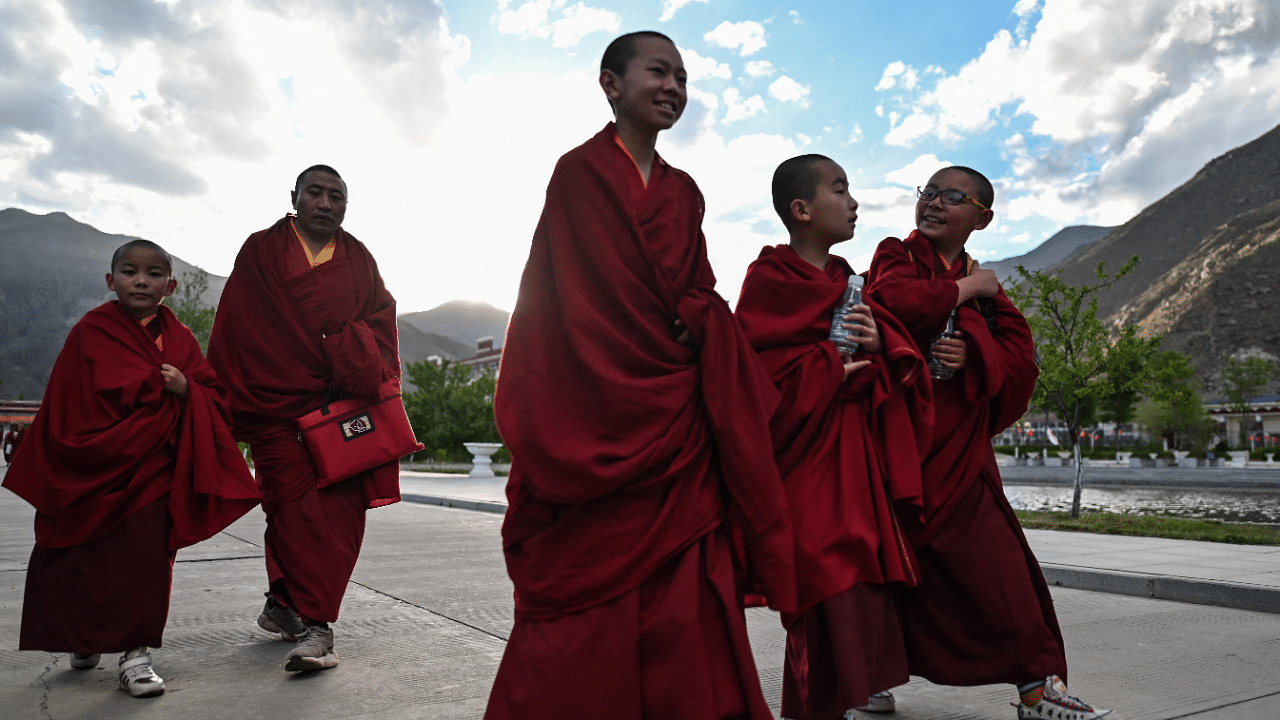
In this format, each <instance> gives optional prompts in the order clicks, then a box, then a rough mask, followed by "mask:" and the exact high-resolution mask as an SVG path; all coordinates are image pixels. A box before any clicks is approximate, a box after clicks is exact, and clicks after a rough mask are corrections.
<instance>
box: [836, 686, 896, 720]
mask: <svg viewBox="0 0 1280 720" xmlns="http://www.w3.org/2000/svg"><path fill="white" fill-rule="evenodd" d="M857 709H858V710H861V711H862V712H869V713H891V712H894V711H895V710H897V709H898V702H897V701H896V700H894V698H893V693H891V692H889V691H888V690H885V691H884V692H878V693H876V694H875V695H872V696H871V698H870V699H869V700H868V702H867V704H866V705H863V706H861V707H859V708H857ZM844 717H845V720H854V718H856V717H858V716H857V715H855V714H854V712H853V710H846V711H845V713H844Z"/></svg>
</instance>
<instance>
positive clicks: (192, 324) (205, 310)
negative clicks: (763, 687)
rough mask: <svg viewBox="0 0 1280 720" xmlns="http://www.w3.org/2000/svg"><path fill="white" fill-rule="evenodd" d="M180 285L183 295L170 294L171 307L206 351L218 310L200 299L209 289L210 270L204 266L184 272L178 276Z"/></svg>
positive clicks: (202, 349) (202, 350) (201, 348)
mask: <svg viewBox="0 0 1280 720" xmlns="http://www.w3.org/2000/svg"><path fill="white" fill-rule="evenodd" d="M178 287H179V291H178V292H179V293H181V295H180V296H179V295H177V294H175V295H172V296H170V298H169V309H171V310H173V314H174V315H177V316H178V320H180V321H181V322H182V324H183V325H186V326H187V327H189V328H191V334H192V335H195V336H196V341H197V342H199V343H200V352H204V351H205V350H207V349H208V348H209V333H211V332H213V318H214V315H216V314H217V312H218V308H216V307H209V306H207V305H205V304H204V301H203V300H201V299H200V296H202V295H204V293H205V291H206V290H208V289H209V272H208V271H207V270H205V269H204V268H197V269H196V271H195V272H193V273H191V272H184V273H182V276H181V277H180V278H178ZM174 298H177V299H174Z"/></svg>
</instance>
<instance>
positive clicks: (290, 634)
mask: <svg viewBox="0 0 1280 720" xmlns="http://www.w3.org/2000/svg"><path fill="white" fill-rule="evenodd" d="M258 627H260V628H262V629H263V630H266V631H267V632H273V633H280V637H282V638H284V639H285V640H297V639H298V638H300V637H302V635H303V633H305V632H306V631H307V626H306V625H305V624H303V622H302V618H300V617H298V613H296V612H294V611H292V610H290V609H289V608H287V607H285V606H284V605H281V604H280V603H278V602H276V599H275V598H273V597H271V595H269V594H268V595H267V604H266V605H263V606H262V614H261V615H259V616H258Z"/></svg>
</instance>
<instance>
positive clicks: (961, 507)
mask: <svg viewBox="0 0 1280 720" xmlns="http://www.w3.org/2000/svg"><path fill="white" fill-rule="evenodd" d="M994 201H995V190H994V189H993V188H992V186H991V182H990V181H989V180H988V179H987V178H986V177H985V176H984V175H982V173H979V172H978V171H976V170H973V169H972V168H967V167H959V166H957V167H949V168H944V169H942V170H939V171H938V172H937V173H934V175H933V177H931V178H930V179H929V182H928V184H927V185H925V186H924V187H922V188H918V192H917V202H916V230H915V231H914V232H912V233H911V234H910V235H908V236H907V239H906V240H905V241H904V240H899V239H897V238H888V239H886V240H884V241H883V242H881V243H880V246H879V247H878V248H877V249H876V254H875V257H874V258H873V260H872V261H871V271H870V283H869V285H868V288H867V294H868V295H869V296H870V297H871V298H872V299H873V300H875V301H877V302H879V303H880V304H881V305H883V306H884V307H885V308H887V309H888V310H889V312H891V313H893V314H894V315H895V316H896V317H897V318H898V319H899V320H900V321H901V322H902V323H903V324H904V325H905V326H906V327H907V329H908V331H909V332H911V334H912V335H913V336H914V338H915V341H916V343H917V344H918V345H919V347H920V349H921V351H922V352H925V353H928V354H931V356H932V360H931V366H942V367H943V368H945V369H946V370H950V371H951V373H947V372H945V371H943V372H937V373H934V377H935V379H934V380H933V399H934V424H933V440H932V446H931V447H930V449H929V452H928V454H927V455H926V457H925V459H924V464H923V467H922V469H921V477H922V480H923V482H924V520H925V524H924V527H923V529H922V530H921V531H920V532H918V533H915V534H914V536H913V538H912V541H913V544H914V547H915V551H916V557H917V559H918V560H919V564H920V570H921V572H920V575H921V579H920V584H919V585H918V586H917V587H916V588H913V589H908V590H903V591H902V592H901V595H900V597H901V607H902V618H903V620H902V622H903V628H904V634H905V637H906V640H907V652H908V656H909V658H910V662H911V674H913V675H920V676H922V677H924V678H927V679H929V680H931V681H933V682H936V683H941V684H944V685H986V684H990V683H1001V682H1007V683H1013V684H1014V685H1015V686H1016V687H1017V689H1018V695H1019V702H1018V703H1017V707H1018V718H1019V719H1020V720H1099V719H1101V718H1106V720H1117V717H1116V714H1115V713H1114V712H1112V711H1110V710H1105V709H1102V708H1094V707H1091V706H1090V705H1088V704H1086V703H1083V702H1081V701H1080V700H1079V699H1077V698H1075V697H1072V696H1071V695H1068V694H1067V690H1066V676H1067V659H1066V653H1065V651H1064V646H1063V642H1062V631H1061V630H1060V629H1059V627H1058V618H1057V615H1056V614H1055V612H1054V610H1053V599H1052V598H1051V597H1050V595H1049V588H1048V586H1047V585H1046V584H1045V580H1044V575H1043V574H1042V573H1041V572H1040V565H1039V563H1038V562H1037V561H1036V558H1035V556H1034V555H1033V554H1032V553H1031V548H1030V546H1029V545H1028V544H1027V539H1026V537H1025V535H1023V532H1022V526H1021V525H1020V524H1019V522H1018V519H1017V517H1016V516H1015V515H1014V513H1013V508H1012V507H1011V506H1010V505H1009V501H1008V500H1007V499H1006V498H1005V495H1004V490H1003V488H1002V486H1001V483H1000V471H999V470H998V469H997V467H996V459H995V452H994V451H993V450H992V448H991V437H992V436H993V435H995V434H997V433H999V432H1000V431H1002V430H1004V429H1005V428H1007V427H1008V426H1009V425H1011V424H1013V422H1014V421H1016V420H1017V419H1018V418H1020V417H1022V414H1023V413H1025V412H1026V410H1027V404H1028V403H1029V402H1030V400H1031V393H1032V391H1033V390H1034V389H1035V382H1036V376H1037V375H1038V374H1039V369H1038V368H1037V366H1036V361H1035V346H1034V344H1033V341H1032V338H1031V330H1030V328H1029V327H1028V326H1027V321H1026V319H1025V318H1023V316H1022V314H1021V313H1020V312H1018V309H1017V308H1016V307H1014V305H1013V303H1012V302H1010V301H1009V298H1008V297H1006V296H1005V294H1004V291H1003V290H1002V289H1001V288H1000V283H999V282H997V280H996V276H995V273H993V272H992V271H990V270H984V269H982V268H979V267H978V264H977V263H976V262H973V260H972V259H971V258H970V257H969V255H968V253H966V252H965V242H966V241H967V240H968V239H969V236H970V234H972V233H973V232H974V231H975V230H981V229H983V228H985V227H987V225H988V224H990V222H991V220H992V218H993V216H994V214H993V212H992V210H991V206H992V204H993V203H994ZM949 317H954V326H955V329H956V337H954V338H942V339H938V340H937V341H936V342H935V338H938V336H939V335H940V333H941V332H942V330H943V328H944V326H946V325H947V321H948V318H949ZM948 374H950V375H951V377H946V376H947V375H948ZM940 376H941V377H940Z"/></svg>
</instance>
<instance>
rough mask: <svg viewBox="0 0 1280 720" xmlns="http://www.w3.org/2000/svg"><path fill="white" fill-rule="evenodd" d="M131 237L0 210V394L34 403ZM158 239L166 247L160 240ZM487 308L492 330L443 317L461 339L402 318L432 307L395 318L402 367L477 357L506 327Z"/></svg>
mask: <svg viewBox="0 0 1280 720" xmlns="http://www.w3.org/2000/svg"><path fill="white" fill-rule="evenodd" d="M136 239H137V238H135V237H131V236H127V235H111V234H108V233H104V232H102V231H100V230H97V229H95V228H94V227H92V226H90V225H86V224H84V223H81V222H77V221H76V220H73V219H72V218H70V217H68V216H67V215H66V214H65V213H60V212H58V213H50V214H48V215H34V214H32V213H29V212H26V211H25V210H19V209H16V208H9V209H6V210H0V381H3V385H0V396H2V397H6V398H17V397H19V396H22V397H25V398H26V399H28V400H36V399H39V398H40V397H42V396H43V395H44V386H45V383H46V382H47V381H48V379H49V372H50V371H51V370H52V369H53V363H54V360H56V359H57V357H58V352H59V351H61V350H62V344H63V343H64V342H65V341H66V339H67V333H69V332H71V327H72V326H73V325H75V324H76V321H78V320H79V319H80V318H81V317H83V316H84V314H85V313H86V312H88V311H89V310H92V309H93V308H95V307H97V306H98V305H100V304H102V303H103V302H105V301H106V300H109V299H111V298H113V297H114V295H113V294H112V293H110V292H108V291H107V286H106V280H105V276H106V274H107V272H108V270H109V268H110V265H111V255H112V253H114V252H115V249H116V248H118V247H120V246H121V245H122V244H124V243H126V242H129V241H130V240H136ZM157 242H159V243H160V244H161V245H164V242H163V240H160V241H157ZM173 269H174V274H175V275H176V276H177V277H178V278H179V279H181V277H182V274H183V273H194V272H196V271H197V268H196V267H195V266H194V265H192V264H191V263H188V262H186V261H185V260H183V259H181V258H178V257H175V258H173ZM226 282H227V279H226V278H225V277H221V276H218V275H212V274H210V275H209V288H208V290H207V291H206V292H205V293H203V294H202V295H201V299H202V300H203V301H204V302H205V303H206V304H208V305H217V303H218V299H219V298H220V297H221V296H222V288H223V286H225V285H226ZM178 292H179V293H181V292H182V290H181V289H179V290H178ZM457 304H458V305H461V306H466V305H468V304H467V303H457ZM449 305H452V304H448V303H447V304H446V305H444V306H441V307H442V308H444V307H448V306H449ZM485 307H486V308H488V309H489V310H490V311H492V312H491V313H489V314H490V315H492V314H493V313H499V314H501V320H499V321H497V322H496V325H497V327H499V328H500V330H499V331H498V332H497V333H494V331H493V329H492V328H493V327H494V325H495V323H494V322H491V321H490V319H489V318H488V315H486V314H485V313H484V312H481V313H480V314H479V316H478V317H481V318H483V320H481V321H478V322H477V323H476V328H475V329H473V330H468V329H467V328H468V325H467V318H466V314H465V313H462V314H459V313H453V314H452V315H447V317H448V318H449V321H450V322H452V323H453V327H454V328H455V330H456V333H459V334H461V335H462V337H464V338H467V339H463V340H459V339H456V338H455V337H453V336H449V337H446V336H444V335H442V334H439V333H435V332H433V331H431V330H430V327H428V328H426V329H425V330H424V329H419V328H418V327H416V326H415V325H413V324H412V323H410V322H408V321H407V320H406V318H408V317H411V316H413V315H429V313H431V312H434V311H428V313H412V314H410V315H402V316H400V318H399V323H398V325H399V330H400V358H401V360H402V361H403V362H404V363H406V364H407V363H410V362H416V361H419V360H425V359H427V358H428V357H430V356H432V355H440V356H442V357H446V358H449V359H451V360H459V359H462V358H467V357H471V356H473V355H475V354H476V350H475V348H476V344H475V339H476V337H479V336H480V335H484V334H493V335H494V336H495V337H500V336H501V334H502V331H504V330H505V329H506V313H503V312H502V311H500V310H497V309H496V308H491V307H489V306H485ZM439 309H440V308H437V310H439ZM495 317H496V316H495ZM476 333H479V334H480V335H477V334H476Z"/></svg>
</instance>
